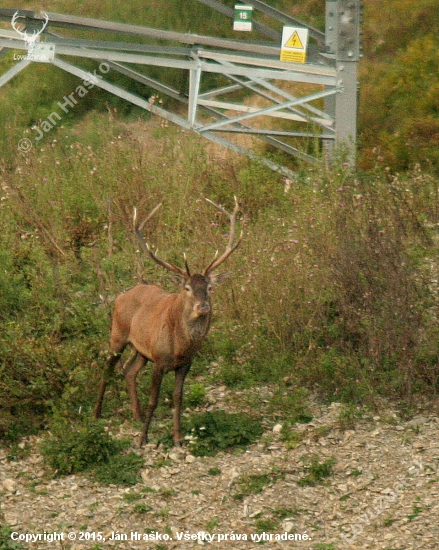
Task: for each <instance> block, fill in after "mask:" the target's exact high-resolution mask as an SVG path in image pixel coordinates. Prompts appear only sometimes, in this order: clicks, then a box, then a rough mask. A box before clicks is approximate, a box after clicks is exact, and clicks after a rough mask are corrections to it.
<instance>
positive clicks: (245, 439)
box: [186, 410, 263, 456]
mask: <svg viewBox="0 0 439 550" xmlns="http://www.w3.org/2000/svg"><path fill="white" fill-rule="evenodd" d="M186 431H187V432H188V434H189V435H187V436H186V439H187V441H188V445H189V449H190V450H191V452H192V453H193V454H194V455H195V456H214V455H215V454H216V453H217V452H218V451H225V450H227V449H231V448H243V447H246V446H247V445H250V444H251V443H254V442H255V441H256V439H257V438H259V437H260V436H261V435H262V432H263V429H262V426H261V424H260V422H259V421H257V420H255V419H254V418H252V417H250V416H249V415H247V414H230V413H227V412H226V411H223V410H217V411H212V412H210V411H207V412H205V413H202V414H193V415H191V416H190V418H189V423H188V428H187V430H186Z"/></svg>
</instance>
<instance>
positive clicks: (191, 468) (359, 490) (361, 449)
mask: <svg viewBox="0 0 439 550" xmlns="http://www.w3.org/2000/svg"><path fill="white" fill-rule="evenodd" d="M316 409H318V410H315V411H313V412H314V414H315V416H314V419H313V421H312V422H311V423H309V424H299V425H296V426H295V432H296V433H297V436H296V439H295V441H296V442H297V444H296V445H295V446H292V444H290V445H286V444H285V442H284V441H283V440H281V439H280V425H276V426H273V427H271V429H270V431H267V433H266V434H265V435H264V437H263V438H262V440H261V441H260V442H258V443H257V444H255V445H252V446H251V447H249V448H248V449H247V451H246V452H242V453H220V454H218V455H217V456H215V457H202V458H201V457H194V456H192V455H191V454H190V453H189V451H188V449H187V448H183V449H181V450H180V449H179V450H171V451H166V450H164V449H162V448H156V446H154V445H147V446H146V447H145V448H144V449H143V450H142V453H143V454H144V457H145V461H146V466H145V468H144V470H143V471H142V482H141V483H139V484H137V485H136V486H134V487H130V488H126V487H118V486H112V485H110V486H104V485H99V484H97V483H96V482H93V481H91V480H90V479H88V478H87V477H83V476H79V475H72V476H67V477H60V478H55V479H53V478H52V477H51V475H50V474H49V472H48V471H47V470H46V469H45V467H44V464H43V461H42V457H41V456H40V455H39V454H38V452H37V443H38V438H37V437H30V438H28V439H26V441H24V442H22V443H21V445H22V446H24V445H25V444H27V445H30V447H31V449H32V450H31V453H30V454H29V455H28V456H27V457H26V458H24V459H22V460H19V461H11V462H10V461H8V460H7V452H6V451H5V450H0V494H1V500H2V504H1V512H0V520H1V521H2V522H4V523H7V524H9V525H10V526H11V527H12V530H13V532H14V537H16V538H17V537H19V536H21V537H24V536H25V535H29V536H34V537H38V536H39V537H40V540H35V539H34V541H31V540H29V542H24V543H23V546H24V547H25V548H41V549H48V548H51V549H57V548H62V549H70V550H79V549H85V548H87V549H94V550H97V549H101V548H102V549H103V548H120V549H122V548H147V549H157V550H163V549H173V548H183V549H189V548H199V547H200V546H206V547H209V548H236V549H243V550H247V549H257V548H260V547H261V545H263V546H262V547H264V548H270V549H271V548H273V549H274V548H302V549H315V550H332V549H337V550H338V549H344V548H350V549H359V548H370V549H387V550H400V549H408V548H416V549H437V548H439V484H438V481H439V418H438V417H437V416H436V415H433V414H432V413H431V412H429V413H425V412H424V413H423V414H422V416H421V415H418V416H416V417H414V418H413V419H411V420H410V421H407V422H402V421H401V420H400V419H398V418H397V417H396V415H395V414H393V413H392V412H386V414H381V415H380V416H373V417H372V416H370V417H369V418H363V419H361V420H359V421H358V422H357V423H356V424H355V428H353V429H341V426H340V421H339V418H340V416H339V410H340V405H339V404H337V403H333V404H332V405H331V406H330V407H321V406H319V407H317V408H316ZM429 410H430V411H432V410H433V408H430V409H429ZM121 430H122V432H123V433H124V435H126V434H129V435H131V436H132V437H133V445H134V442H135V435H136V434H135V432H133V431H132V427H131V425H130V424H125V425H123V426H122V427H121ZM288 447H292V448H288ZM312 456H317V457H318V459H319V462H320V463H322V462H323V461H324V460H327V459H331V458H334V460H335V462H334V466H333V470H332V474H331V475H329V476H328V477H326V478H324V479H323V480H322V482H320V483H317V484H315V485H314V486H312V485H307V484H306V483H305V482H303V481H301V480H303V479H304V477H305V476H306V475H307V474H308V473H309V471H308V470H306V468H305V466H304V465H305V464H306V463H307V462H306V460H307V458H309V457H312ZM159 464H161V466H160V467H157V466H158V465H159ZM250 475H252V476H256V475H257V476H260V478H258V479H264V480H265V483H266V484H265V485H264V486H263V487H260V492H253V493H251V491H250V490H246V488H245V486H243V485H242V483H241V482H242V481H243V479H244V478H243V476H250ZM253 479H255V478H253ZM247 480H248V478H247ZM243 487H244V489H243ZM247 489H248V488H247ZM255 490H256V489H253V491H255ZM249 492H250V494H248V493H249ZM242 493H244V496H242ZM246 493H247V494H246ZM239 495H241V496H239ZM2 516H3V517H2ZM54 533H56V534H57V536H58V538H60V537H62V538H63V540H51V538H52V537H54ZM71 533H73V535H71ZM69 534H70V535H69ZM68 536H70V537H75V539H74V540H70V539H69V538H68ZM44 537H45V539H44ZM103 539H105V540H103ZM111 539H113V540H111Z"/></svg>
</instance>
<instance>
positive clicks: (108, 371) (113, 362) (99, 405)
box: [93, 346, 125, 418]
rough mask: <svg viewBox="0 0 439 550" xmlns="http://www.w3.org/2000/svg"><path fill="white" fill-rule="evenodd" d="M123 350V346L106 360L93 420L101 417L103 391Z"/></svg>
mask: <svg viewBox="0 0 439 550" xmlns="http://www.w3.org/2000/svg"><path fill="white" fill-rule="evenodd" d="M124 349H125V346H122V348H121V349H120V350H119V351H116V352H113V354H112V356H111V357H110V358H109V359H108V362H107V366H106V368H105V371H104V376H103V378H102V384H101V388H100V390H99V396H98V400H97V402H96V406H95V408H94V410H93V416H94V417H95V418H100V417H101V415H102V402H103V400H104V395H105V390H106V389H107V385H108V383H109V381H110V380H111V378H112V377H113V374H114V369H115V367H116V365H117V364H118V363H119V361H120V357H121V355H122V352H123V350H124Z"/></svg>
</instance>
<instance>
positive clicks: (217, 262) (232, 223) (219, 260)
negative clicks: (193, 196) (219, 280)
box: [203, 197, 244, 276]
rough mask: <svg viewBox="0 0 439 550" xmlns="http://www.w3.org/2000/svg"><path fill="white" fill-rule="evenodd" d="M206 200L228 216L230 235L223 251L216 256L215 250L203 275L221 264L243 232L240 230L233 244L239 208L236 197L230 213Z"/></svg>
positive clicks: (233, 248)
mask: <svg viewBox="0 0 439 550" xmlns="http://www.w3.org/2000/svg"><path fill="white" fill-rule="evenodd" d="M206 201H207V202H209V203H210V204H213V206H215V208H217V209H218V210H219V211H220V212H222V213H223V214H225V215H226V216H227V217H228V218H229V220H230V235H229V242H228V243H227V246H226V249H225V251H224V253H223V254H222V255H221V256H220V257H219V258H218V250H217V251H216V254H215V256H214V258H213V260H212V261H211V263H210V264H209V265H208V266H207V267H206V268H205V270H204V271H203V275H204V276H206V275H209V273H211V272H212V271H213V270H214V269H216V268H217V267H218V266H219V265H221V264H222V263H223V262H224V261H225V260H227V258H228V257H229V256H230V254H231V253H232V252H233V251H234V250H236V249H237V248H238V246H239V243H240V242H241V240H242V237H243V234H244V233H243V231H241V234H240V236H239V239H238V241H237V242H236V243H235V244H233V241H234V240H235V226H236V216H237V214H238V210H239V204H238V199H237V198H236V197H235V207H234V209H233V212H232V213H231V214H230V212H227V210H226V209H225V208H223V207H222V206H220V205H219V204H216V203H215V202H213V201H212V200H210V199H206Z"/></svg>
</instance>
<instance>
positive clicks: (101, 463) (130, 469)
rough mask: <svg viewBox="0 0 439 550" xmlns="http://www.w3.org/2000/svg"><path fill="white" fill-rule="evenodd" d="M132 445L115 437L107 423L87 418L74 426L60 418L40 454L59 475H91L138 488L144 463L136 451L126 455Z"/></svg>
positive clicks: (53, 424) (99, 479) (97, 478)
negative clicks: (106, 428) (105, 424)
mask: <svg viewBox="0 0 439 550" xmlns="http://www.w3.org/2000/svg"><path fill="white" fill-rule="evenodd" d="M129 445H130V442H129V441H127V440H125V441H123V440H117V439H115V438H114V437H112V436H111V435H110V433H109V432H107V431H106V430H105V427H104V422H103V421H98V420H93V419H90V418H85V419H84V420H83V421H82V422H76V423H71V422H69V421H68V420H67V419H65V418H62V417H60V416H57V417H56V418H55V420H54V421H53V422H52V430H51V434H50V435H47V436H46V437H45V438H44V439H43V441H42V442H41V444H40V452H41V454H42V455H43V458H44V461H45V462H46V464H48V465H49V466H50V467H51V468H52V469H53V470H54V471H55V473H56V474H57V475H68V474H73V473H81V472H88V473H90V475H93V476H94V478H95V479H96V480H97V481H99V482H100V483H107V484H109V483H112V484H118V485H134V484H136V483H137V482H138V481H139V479H140V477H139V475H138V471H139V469H140V468H141V467H142V465H143V463H144V460H143V458H142V457H140V456H138V455H136V454H135V453H133V452H130V453H127V454H126V453H124V452H123V451H124V450H125V449H126V448H127V446H129Z"/></svg>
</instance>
